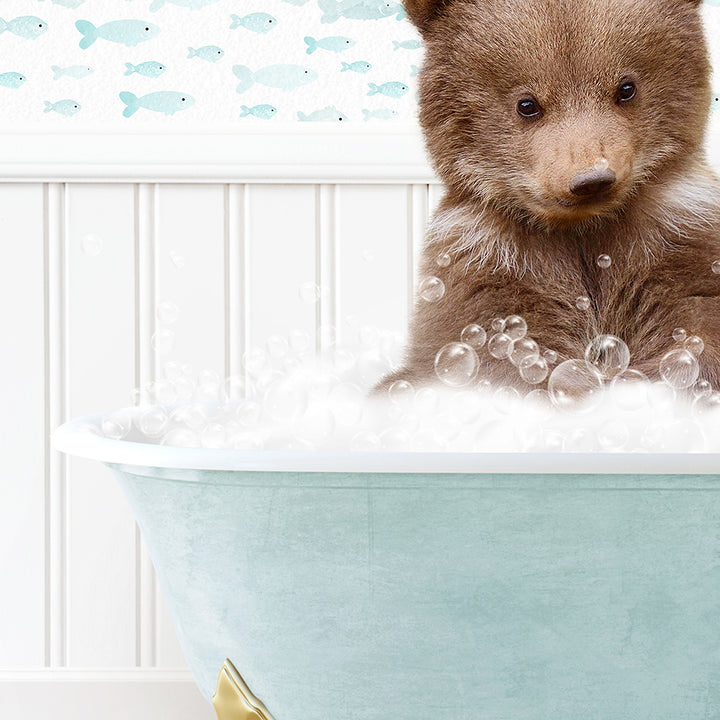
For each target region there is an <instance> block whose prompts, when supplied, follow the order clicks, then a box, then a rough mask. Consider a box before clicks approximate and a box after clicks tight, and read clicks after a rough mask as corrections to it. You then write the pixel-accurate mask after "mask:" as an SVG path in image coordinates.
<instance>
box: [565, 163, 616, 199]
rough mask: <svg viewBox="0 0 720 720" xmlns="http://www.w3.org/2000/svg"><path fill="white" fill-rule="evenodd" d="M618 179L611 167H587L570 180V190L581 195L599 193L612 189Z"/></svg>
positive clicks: (586, 195)
mask: <svg viewBox="0 0 720 720" xmlns="http://www.w3.org/2000/svg"><path fill="white" fill-rule="evenodd" d="M616 179H617V178H616V177H615V173H614V172H613V171H612V170H610V168H598V167H592V168H587V169H585V170H581V171H580V172H579V173H577V175H575V177H574V178H573V179H572V180H571V181H570V192H571V193H572V194H573V195H578V196H580V197H588V196H590V195H598V194H599V193H601V192H603V191H605V190H608V189H610V188H611V187H612V186H613V185H614V184H615V181H616Z"/></svg>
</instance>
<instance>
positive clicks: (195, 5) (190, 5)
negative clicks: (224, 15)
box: [150, 0, 218, 12]
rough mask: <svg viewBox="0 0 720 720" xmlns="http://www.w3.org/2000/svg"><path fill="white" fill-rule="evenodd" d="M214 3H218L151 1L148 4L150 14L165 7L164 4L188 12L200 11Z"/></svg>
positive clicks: (184, 0) (197, 0)
mask: <svg viewBox="0 0 720 720" xmlns="http://www.w3.org/2000/svg"><path fill="white" fill-rule="evenodd" d="M216 2H218V0H153V1H152V3H150V12H156V11H157V10H159V9H160V8H161V7H162V6H163V5H165V3H170V4H171V5H177V6H178V7H184V8H187V9H188V10H201V9H202V8H204V7H206V6H207V5H214V4H215V3H216Z"/></svg>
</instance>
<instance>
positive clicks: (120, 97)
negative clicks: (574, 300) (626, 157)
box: [0, 0, 720, 131]
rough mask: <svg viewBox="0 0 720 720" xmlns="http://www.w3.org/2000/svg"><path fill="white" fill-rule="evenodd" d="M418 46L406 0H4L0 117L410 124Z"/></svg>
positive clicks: (207, 124) (712, 12) (34, 121)
mask: <svg viewBox="0 0 720 720" xmlns="http://www.w3.org/2000/svg"><path fill="white" fill-rule="evenodd" d="M702 12H703V15H704V19H705V24H706V29H707V33H708V38H709V40H710V46H711V51H712V53H713V60H714V61H715V63H714V64H715V67H718V63H719V62H720V58H719V57H718V55H719V54H720V0H705V2H704V5H703V8H702ZM422 58H423V45H422V40H421V38H420V36H419V34H418V33H417V32H416V30H415V28H414V27H413V26H412V25H411V24H410V22H409V20H408V19H407V18H406V17H405V11H404V8H403V6H402V3H401V2H400V0H0V127H4V128H6V129H18V128H21V129H26V128H28V127H30V128H33V127H35V128H38V129H41V130H42V129H47V130H48V131H53V130H60V129H65V128H70V127H72V128H88V129H90V128H97V127H101V128H103V129H111V130H113V131H114V130H122V129H124V128H138V127H142V128H143V129H148V128H152V127H172V128H178V129H180V130H182V129H188V128H204V129H207V128H212V127H220V126H222V127H224V128H227V127H228V126H229V127H238V128H242V127H243V126H245V125H250V124H253V125H258V126H262V125H273V124H274V125H277V124H279V123H296V122H297V123H345V124H346V125H347V124H362V125H365V126H367V125H368V124H371V123H372V124H388V123H406V124H411V125H414V124H415V122H416V115H417V74H418V72H419V69H420V66H421V65H422ZM715 87H717V88H718V93H717V95H715V96H714V97H713V101H712V104H711V107H712V109H713V110H715V109H716V108H718V107H720V86H718V84H717V83H716V85H715ZM713 116H714V118H713V119H714V120H715V121H717V119H718V117H719V116H720V113H713ZM713 124H714V123H713Z"/></svg>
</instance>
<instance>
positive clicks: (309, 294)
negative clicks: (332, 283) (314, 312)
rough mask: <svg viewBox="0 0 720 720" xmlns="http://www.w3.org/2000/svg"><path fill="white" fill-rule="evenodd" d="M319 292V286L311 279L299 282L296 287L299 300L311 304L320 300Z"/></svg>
mask: <svg viewBox="0 0 720 720" xmlns="http://www.w3.org/2000/svg"><path fill="white" fill-rule="evenodd" d="M321 294H322V292H321V290H320V286H319V285H318V284H317V283H315V282H313V281H308V282H304V283H301V284H300V286H299V287H298V295H299V297H300V300H302V301H303V302H304V303H307V304H308V305H313V304H315V303H316V302H317V301H318V300H320V295H321Z"/></svg>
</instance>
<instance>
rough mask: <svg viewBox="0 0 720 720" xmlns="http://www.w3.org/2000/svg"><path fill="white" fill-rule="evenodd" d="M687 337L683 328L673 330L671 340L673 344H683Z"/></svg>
mask: <svg viewBox="0 0 720 720" xmlns="http://www.w3.org/2000/svg"><path fill="white" fill-rule="evenodd" d="M686 337H687V330H685V328H680V327H679V328H675V329H674V330H673V333H672V338H673V340H675V342H685V338H686Z"/></svg>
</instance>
